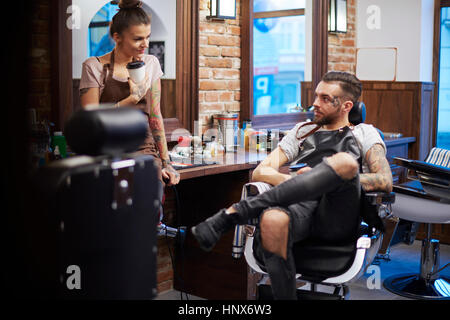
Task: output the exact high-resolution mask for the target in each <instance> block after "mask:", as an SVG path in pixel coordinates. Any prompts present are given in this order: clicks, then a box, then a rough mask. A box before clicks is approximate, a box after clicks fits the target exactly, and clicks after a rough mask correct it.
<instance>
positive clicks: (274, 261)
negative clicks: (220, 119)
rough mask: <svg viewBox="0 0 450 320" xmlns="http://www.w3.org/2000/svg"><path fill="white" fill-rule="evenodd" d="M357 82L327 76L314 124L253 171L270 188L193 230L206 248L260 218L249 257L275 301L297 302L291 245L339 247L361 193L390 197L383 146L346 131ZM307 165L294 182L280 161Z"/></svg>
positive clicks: (362, 128) (360, 129) (298, 130)
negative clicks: (307, 242)
mask: <svg viewBox="0 0 450 320" xmlns="http://www.w3.org/2000/svg"><path fill="white" fill-rule="evenodd" d="M361 91H362V84H361V82H360V81H359V80H358V79H357V78H356V77H355V76H354V75H351V74H349V73H345V72H328V73H327V74H325V76H324V77H323V78H322V80H321V82H320V83H319V84H318V86H317V88H316V91H315V99H314V121H312V122H304V123H298V124H297V125H296V126H295V127H294V128H293V129H292V130H290V132H289V133H288V134H287V135H286V137H285V138H284V139H283V140H282V141H281V142H280V144H279V146H278V148H277V149H275V150H274V151H273V152H272V153H271V154H270V155H269V156H268V157H267V158H266V159H265V160H264V161H263V162H261V163H260V164H259V165H258V167H257V168H256V169H255V171H254V173H253V180H254V181H261V182H266V183H269V184H271V185H273V186H275V187H274V188H272V189H270V190H269V191H266V192H264V193H262V194H259V195H258V196H255V197H252V198H248V199H244V200H242V201H240V202H239V203H236V204H234V205H232V206H231V207H229V208H228V209H222V210H220V211H219V212H218V213H217V214H215V215H214V216H212V217H210V218H208V219H207V220H205V221H204V222H201V223H200V224H198V225H197V226H195V227H193V228H192V233H193V234H194V236H195V237H196V239H197V241H198V242H199V244H200V246H201V247H202V249H204V250H207V251H209V250H211V249H212V248H213V247H214V245H215V244H216V243H217V242H218V240H219V239H220V237H221V235H222V234H223V233H225V232H227V231H228V230H230V229H231V228H233V227H234V226H235V225H236V224H246V223H247V221H248V220H249V219H251V218H255V217H259V218H260V224H259V229H257V234H256V236H255V240H254V241H255V244H254V253H255V255H256V257H257V258H259V259H258V260H260V261H263V262H264V266H265V268H266V270H267V272H268V273H269V276H270V279H271V284H272V292H273V295H274V298H275V299H296V284H295V273H296V271H295V262H294V258H293V254H292V246H293V244H294V243H295V242H297V241H301V240H304V239H306V238H308V239H311V238H314V239H320V240H324V241H332V242H338V241H342V240H344V239H348V238H349V237H351V236H352V235H354V234H356V233H357V229H358V227H359V224H360V203H361V202H360V199H361V194H362V192H369V191H373V190H377V191H386V192H391V191H392V174H391V170H390V167H389V164H388V161H387V159H386V146H385V144H384V142H383V140H382V139H381V137H380V135H379V133H378V131H377V130H376V129H375V128H374V127H373V126H372V125H368V124H364V123H361V124H359V125H357V126H353V125H352V124H351V123H350V122H349V112H350V110H351V109H352V107H353V105H354V104H356V103H357V101H358V99H359V97H360V96H361ZM288 162H289V163H291V164H292V163H306V164H307V166H306V167H304V168H302V169H300V170H298V171H297V175H296V176H295V177H291V176H290V175H287V174H283V173H280V172H279V169H280V167H281V166H283V165H284V164H286V163H288Z"/></svg>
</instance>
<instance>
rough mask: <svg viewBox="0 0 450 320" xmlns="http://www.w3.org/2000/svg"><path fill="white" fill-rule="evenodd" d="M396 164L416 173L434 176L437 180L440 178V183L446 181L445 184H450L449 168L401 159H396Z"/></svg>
mask: <svg viewBox="0 0 450 320" xmlns="http://www.w3.org/2000/svg"><path fill="white" fill-rule="evenodd" d="M394 163H395V164H397V165H399V166H402V167H405V168H407V169H410V170H413V171H416V172H421V173H426V174H428V175H430V176H434V177H436V178H439V180H440V181H445V182H444V183H445V184H447V185H448V184H449V181H450V169H449V168H447V167H443V166H439V165H436V164H431V163H428V162H425V161H419V160H411V159H404V158H399V157H395V158H394Z"/></svg>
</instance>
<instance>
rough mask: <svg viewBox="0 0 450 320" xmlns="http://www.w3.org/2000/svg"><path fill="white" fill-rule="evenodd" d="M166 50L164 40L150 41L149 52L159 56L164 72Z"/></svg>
mask: <svg viewBox="0 0 450 320" xmlns="http://www.w3.org/2000/svg"><path fill="white" fill-rule="evenodd" d="M164 52H165V45H164V41H150V44H149V47H148V53H149V54H152V55H154V56H155V57H157V58H158V60H159V64H160V65H161V70H162V72H164Z"/></svg>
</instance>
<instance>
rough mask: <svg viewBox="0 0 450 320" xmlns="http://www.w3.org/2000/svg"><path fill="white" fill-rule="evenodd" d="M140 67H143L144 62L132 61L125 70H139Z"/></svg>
mask: <svg viewBox="0 0 450 320" xmlns="http://www.w3.org/2000/svg"><path fill="white" fill-rule="evenodd" d="M142 66H145V62H144V61H132V62H129V63H128V64H127V69H139V68H140V67H142Z"/></svg>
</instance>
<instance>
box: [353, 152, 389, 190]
mask: <svg viewBox="0 0 450 320" xmlns="http://www.w3.org/2000/svg"><path fill="white" fill-rule="evenodd" d="M366 161H367V164H368V166H369V170H370V173H363V174H361V175H360V182H361V185H362V187H363V188H364V190H365V191H367V192H370V191H386V192H391V191H392V172H391V167H390V166H389V162H388V161H387V159H386V156H385V152H384V149H383V147H382V146H381V145H380V144H375V145H374V146H373V147H372V148H370V149H369V151H367V154H366Z"/></svg>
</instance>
